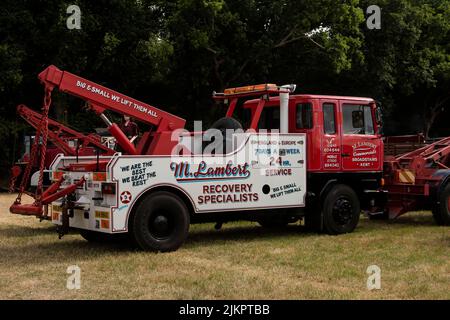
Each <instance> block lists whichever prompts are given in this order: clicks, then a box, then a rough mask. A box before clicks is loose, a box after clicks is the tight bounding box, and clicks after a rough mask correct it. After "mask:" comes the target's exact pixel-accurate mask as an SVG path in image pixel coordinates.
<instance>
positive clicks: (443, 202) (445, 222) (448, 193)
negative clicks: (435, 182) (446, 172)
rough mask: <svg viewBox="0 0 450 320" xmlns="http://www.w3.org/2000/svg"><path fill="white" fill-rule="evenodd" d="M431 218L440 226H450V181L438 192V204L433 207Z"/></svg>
mask: <svg viewBox="0 0 450 320" xmlns="http://www.w3.org/2000/svg"><path fill="white" fill-rule="evenodd" d="M433 218H434V221H436V223H437V224H438V225H440V226H450V183H448V184H447V185H446V186H445V188H444V189H442V192H441V193H440V194H439V204H438V205H437V206H436V207H435V208H434V209H433Z"/></svg>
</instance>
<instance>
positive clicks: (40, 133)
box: [15, 85, 53, 204]
mask: <svg viewBox="0 0 450 320" xmlns="http://www.w3.org/2000/svg"><path fill="white" fill-rule="evenodd" d="M52 90H53V87H52V86H48V85H46V86H45V95H44V103H43V106H42V119H41V123H40V124H39V127H38V128H37V130H36V136H35V138H34V143H33V146H32V148H31V151H30V160H29V162H28V163H27V166H26V167H25V172H24V174H23V177H22V181H21V183H20V187H19V193H18V194H17V198H16V201H15V203H16V204H20V203H21V199H22V194H23V193H24V191H25V186H26V184H27V182H28V180H29V178H30V173H31V168H32V167H33V164H34V162H35V159H36V155H37V152H38V146H39V141H40V140H41V137H42V144H41V147H40V154H41V163H40V166H39V181H38V187H37V189H36V195H35V199H36V200H37V201H36V204H40V203H41V194H42V183H43V178H44V177H43V173H44V165H45V150H46V147H47V135H48V111H49V108H50V104H51V101H52V98H51V93H52Z"/></svg>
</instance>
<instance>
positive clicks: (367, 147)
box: [339, 100, 382, 171]
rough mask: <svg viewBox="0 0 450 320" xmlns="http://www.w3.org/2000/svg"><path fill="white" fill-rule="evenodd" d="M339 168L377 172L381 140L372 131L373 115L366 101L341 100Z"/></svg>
mask: <svg viewBox="0 0 450 320" xmlns="http://www.w3.org/2000/svg"><path fill="white" fill-rule="evenodd" d="M339 105H340V114H341V123H342V128H341V141H342V147H341V149H342V153H341V157H342V167H343V169H344V170H346V171H379V170H381V168H382V159H381V158H382V157H381V155H382V150H381V139H380V138H379V136H378V135H377V134H376V133H375V125H374V123H375V122H374V114H373V110H372V108H371V105H370V104H369V103H366V102H355V101H345V100H341V101H340V103H339Z"/></svg>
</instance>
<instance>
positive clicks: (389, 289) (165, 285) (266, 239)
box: [0, 194, 450, 299]
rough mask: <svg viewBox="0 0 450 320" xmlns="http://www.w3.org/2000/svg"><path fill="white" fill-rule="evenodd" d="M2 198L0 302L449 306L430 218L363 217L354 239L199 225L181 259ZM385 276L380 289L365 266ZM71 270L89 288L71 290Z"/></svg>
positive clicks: (445, 246)
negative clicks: (61, 226)
mask: <svg viewBox="0 0 450 320" xmlns="http://www.w3.org/2000/svg"><path fill="white" fill-rule="evenodd" d="M13 198H14V197H13V196H11V195H7V194H1V195H0V299H450V228H449V227H438V226H436V225H434V224H433V220H432V217H431V214H430V213H428V212H423V213H411V214H408V215H405V216H403V217H401V218H400V219H398V220H397V221H395V222H373V221H369V220H367V219H366V218H362V219H361V222H360V224H359V226H358V228H357V229H356V231H355V232H354V233H352V234H347V235H341V236H327V235H318V234H313V233H306V232H305V231H304V230H302V227H300V226H296V225H293V226H290V227H289V228H287V229H285V230H279V231H268V230H265V229H263V228H261V227H259V226H258V225H257V224H256V223H249V222H239V223H230V224H226V225H224V227H223V228H222V230H220V231H216V230H214V229H213V225H212V224H205V225H194V226H192V227H191V232H190V235H189V238H188V240H187V242H186V243H185V245H184V246H183V247H182V248H181V249H179V250H178V251H176V252H172V253H165V254H161V253H159V254H155V253H147V252H140V251H137V250H134V249H130V248H129V247H127V246H125V245H123V244H120V243H119V244H117V243H116V244H114V243H112V244H103V245H100V244H92V243H88V242H87V241H85V240H83V239H82V238H81V237H80V236H79V235H77V234H69V235H66V236H64V238H63V239H62V240H58V238H57V235H56V233H55V230H54V227H53V226H52V225H51V224H50V223H49V222H45V221H44V222H41V223H39V221H38V220H37V219H35V218H32V217H22V216H14V215H11V214H9V213H8V207H9V205H10V204H11V202H12V201H13ZM372 264H376V265H378V266H379V267H380V268H381V289H380V290H373V291H369V290H367V288H366V281H367V277H368V274H366V268H367V267H368V266H369V265H372ZM69 265H78V266H79V267H80V268H81V289H80V290H68V289H67V288H66V281H67V277H68V276H69V274H67V273H66V270H67V267H68V266H69Z"/></svg>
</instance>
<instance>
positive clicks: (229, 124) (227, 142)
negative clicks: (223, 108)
mask: <svg viewBox="0 0 450 320" xmlns="http://www.w3.org/2000/svg"><path fill="white" fill-rule="evenodd" d="M211 129H217V130H220V132H221V134H222V136H223V147H222V150H220V149H219V151H220V152H221V153H222V154H226V153H227V152H231V151H233V150H231V148H232V146H233V141H232V136H231V135H227V129H228V130H233V131H236V130H242V124H241V123H240V122H239V121H237V120H236V119H234V118H231V117H223V118H220V119H219V120H217V121H216V122H214V123H213V125H212V126H211ZM212 136H213V135H212ZM208 137H209V135H208V134H205V138H208ZM209 138H211V137H209ZM210 143H211V142H209V141H205V142H204V145H203V149H205V147H206V146H208V145H209V144H210Z"/></svg>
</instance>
